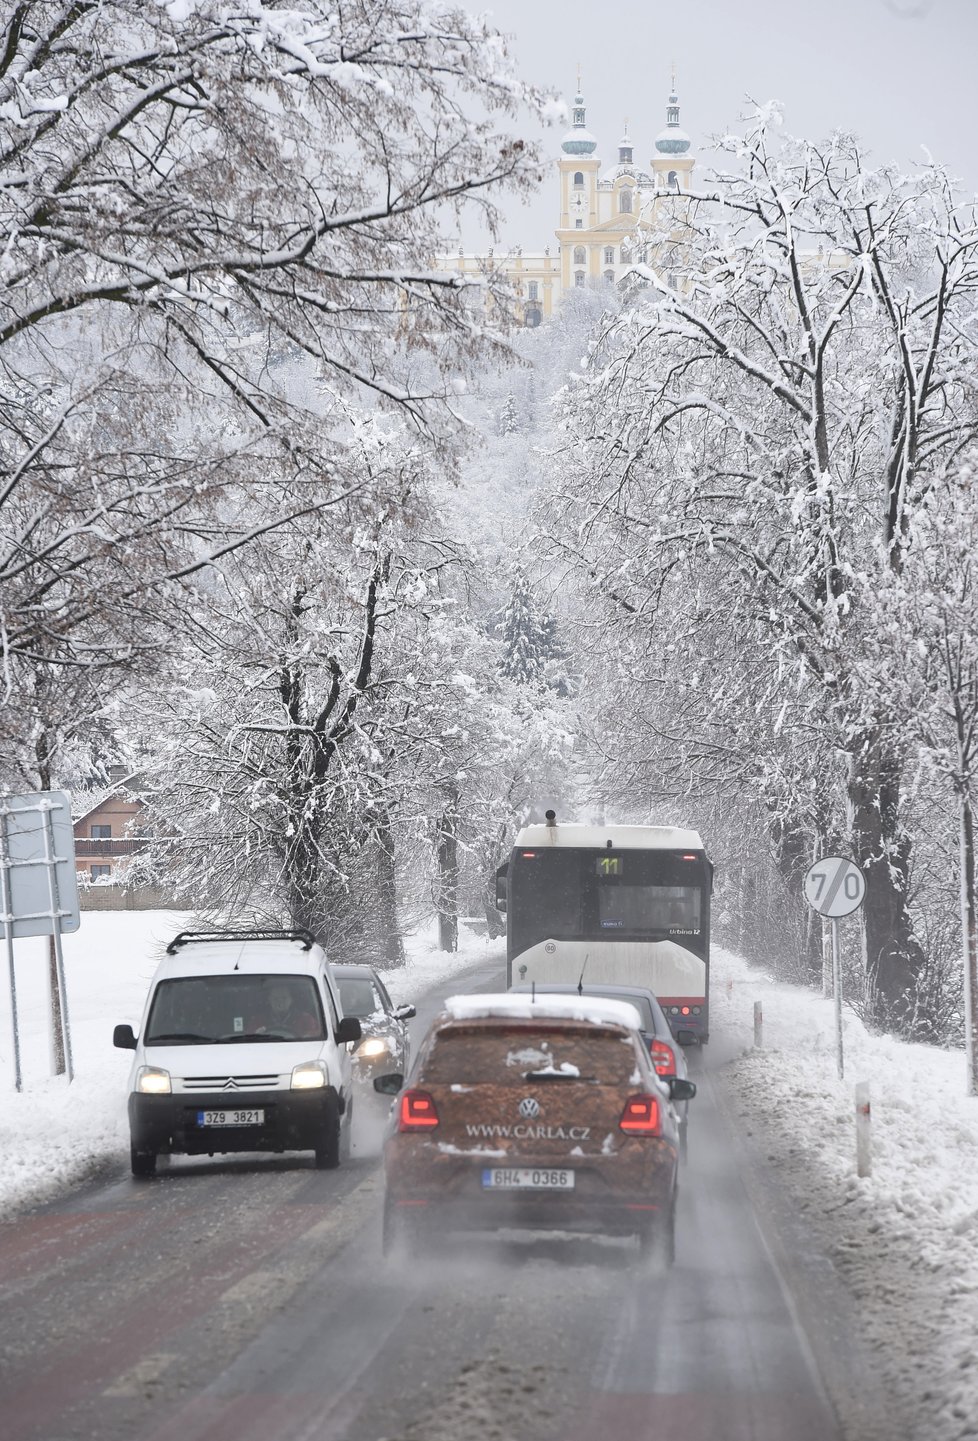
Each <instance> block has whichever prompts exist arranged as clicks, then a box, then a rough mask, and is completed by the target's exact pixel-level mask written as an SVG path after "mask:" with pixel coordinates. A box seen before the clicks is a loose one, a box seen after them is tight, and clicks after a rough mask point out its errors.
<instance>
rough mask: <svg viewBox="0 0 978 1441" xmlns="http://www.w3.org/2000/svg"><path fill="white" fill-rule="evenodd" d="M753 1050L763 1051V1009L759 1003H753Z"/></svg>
mask: <svg viewBox="0 0 978 1441" xmlns="http://www.w3.org/2000/svg"><path fill="white" fill-rule="evenodd" d="M754 1049H755V1051H762V1050H763V1049H764V1008H763V1007H762V1005H761V1003H760V1001H755V1002H754Z"/></svg>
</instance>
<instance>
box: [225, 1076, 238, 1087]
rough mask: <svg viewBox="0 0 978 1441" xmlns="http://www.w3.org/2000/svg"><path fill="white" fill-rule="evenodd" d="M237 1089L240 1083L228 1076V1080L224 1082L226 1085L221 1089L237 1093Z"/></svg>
mask: <svg viewBox="0 0 978 1441" xmlns="http://www.w3.org/2000/svg"><path fill="white" fill-rule="evenodd" d="M237 1089H238V1083H237V1081H236V1080H235V1079H234V1077H233V1076H228V1078H227V1080H226V1081H225V1082H224V1085H223V1086H222V1087H221V1090H222V1091H236V1090H237Z"/></svg>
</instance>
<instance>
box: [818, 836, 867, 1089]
mask: <svg viewBox="0 0 978 1441" xmlns="http://www.w3.org/2000/svg"><path fill="white" fill-rule="evenodd" d="M804 893H805V900H806V901H807V902H808V904H809V905H810V906H811V908H812V910H813V911H816V912H817V913H818V915H820V916H821V917H822V920H823V922H824V921H828V923H829V928H830V931H831V937H832V943H831V954H832V990H833V993H834V996H835V1055H836V1064H837V1067H838V1071H839V1080H840V1081H841V1080H842V1078H843V1076H844V1074H845V1062H844V1060H843V1055H842V956H841V950H840V947H839V918H840V916H849V915H851V914H852V912H853V911H858V910H859V909H860V908H861V906H862V903H863V897H864V896H865V894H866V877H865V876H864V875H863V873H862V871H861V870H860V869H859V867H858V866H857V865H856V863H855V861H851V860H849V858H848V857H847V856H824V857H823V858H822V860H820V861H815V862H814V863H813V864H812V865H810V866H809V867H808V870H807V871H806V872H805V880H804ZM822 945H823V949H822V993H823V995H824V994H825V987H826V983H827V980H828V976H827V970H828V967H827V966H826V964H825V962H826V955H825V933H824V931H823V933H822Z"/></svg>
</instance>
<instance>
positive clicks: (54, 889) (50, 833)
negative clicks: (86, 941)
mask: <svg viewBox="0 0 978 1441" xmlns="http://www.w3.org/2000/svg"><path fill="white" fill-rule="evenodd" d="M44 859H45V860H46V861H47V867H48V893H49V895H50V898H51V933H52V937H53V940H54V959H55V969H56V972H57V978H58V998H59V1000H60V1002H61V1019H62V1023H63V1038H64V1048H65V1075H66V1076H67V1077H68V1083H69V1085H70V1083H71V1082H72V1081H73V1080H74V1078H75V1070H74V1066H73V1064H72V1059H71V1026H70V1024H69V1022H68V986H67V982H66V981H65V958H64V951H63V949H62V945H61V896H60V892H59V887H58V872H57V869H56V867H57V863H58V856H57V854H56V851H55V845H54V826H53V824H52V821H51V811H50V808H48V809H45V811H44Z"/></svg>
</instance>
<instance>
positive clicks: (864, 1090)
mask: <svg viewBox="0 0 978 1441" xmlns="http://www.w3.org/2000/svg"><path fill="white" fill-rule="evenodd" d="M871 1140H872V1111H871V1108H870V1104H869V1082H868V1081H857V1083H856V1175H857V1176H869V1175H871V1174H872V1170H873V1153H872V1148H871Z"/></svg>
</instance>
